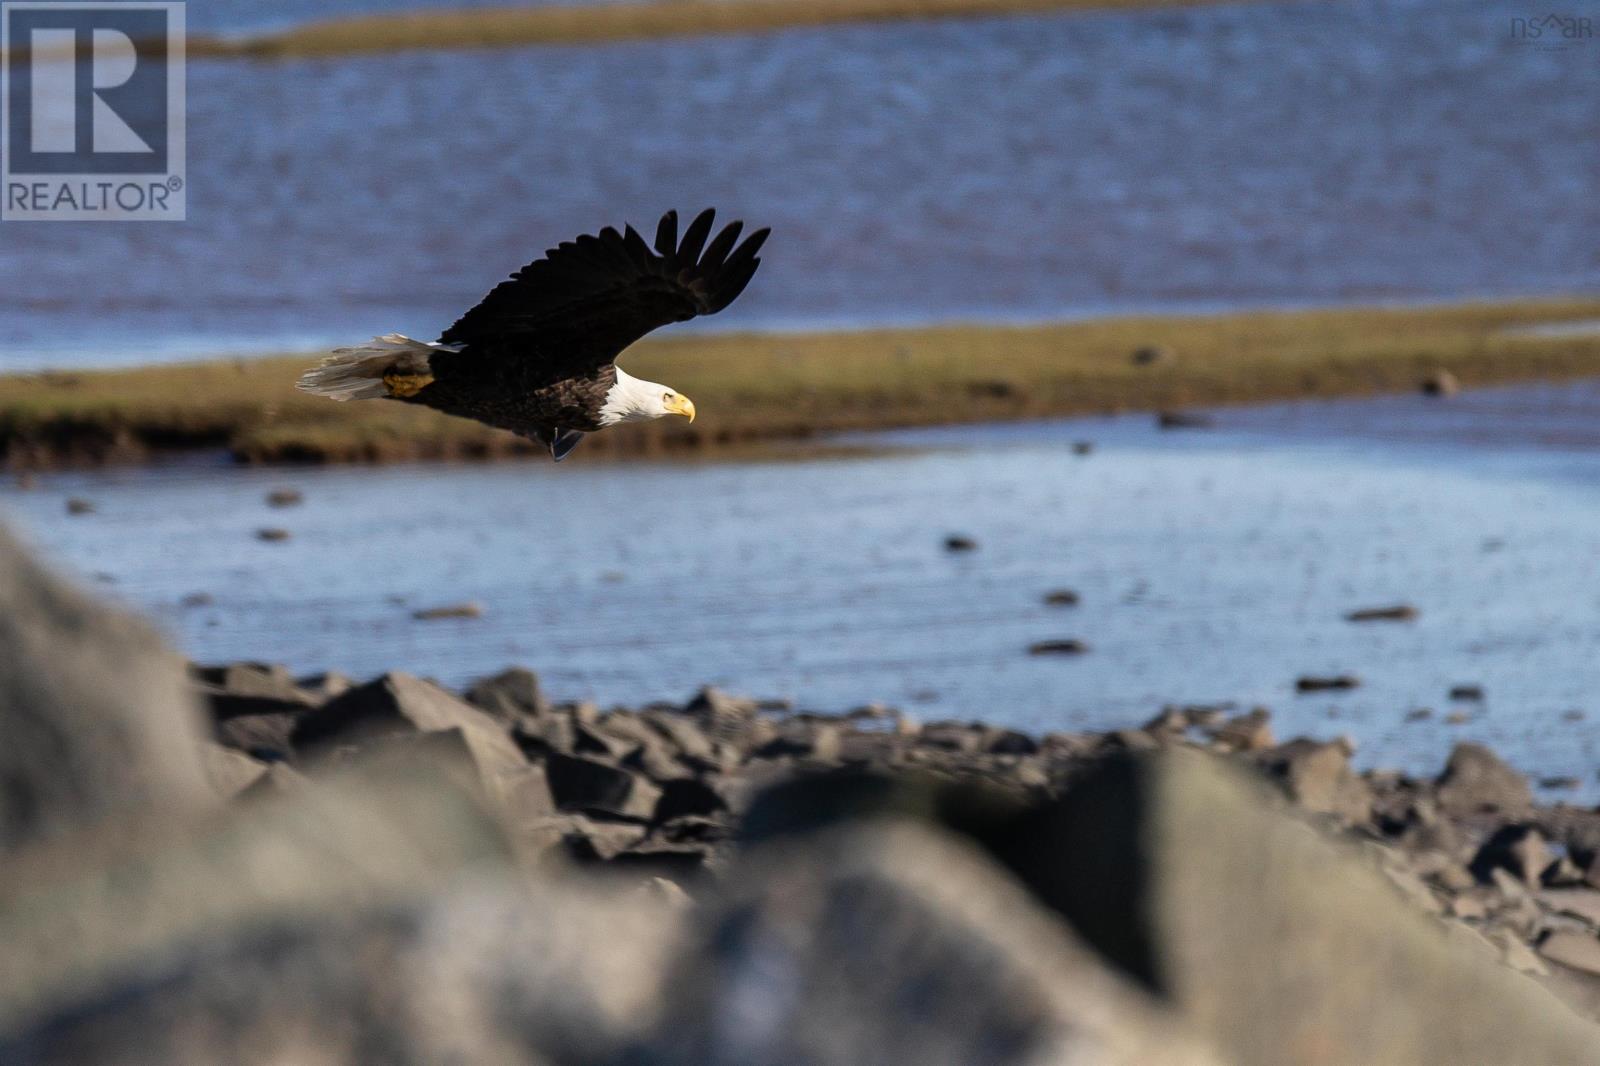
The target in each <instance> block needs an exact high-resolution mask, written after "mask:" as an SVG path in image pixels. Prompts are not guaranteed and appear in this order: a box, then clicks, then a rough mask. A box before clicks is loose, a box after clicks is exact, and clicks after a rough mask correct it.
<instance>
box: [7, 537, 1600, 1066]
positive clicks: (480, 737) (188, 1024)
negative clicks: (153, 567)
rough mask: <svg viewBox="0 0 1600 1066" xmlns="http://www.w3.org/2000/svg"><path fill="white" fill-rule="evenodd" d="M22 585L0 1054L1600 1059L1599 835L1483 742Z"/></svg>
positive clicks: (16, 608)
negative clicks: (636, 700) (837, 693)
mask: <svg viewBox="0 0 1600 1066" xmlns="http://www.w3.org/2000/svg"><path fill="white" fill-rule="evenodd" d="M0 577H4V578H5V579H6V580H5V582H4V583H3V584H0V606H3V607H4V608H6V610H5V612H4V615H3V617H0V696H3V697H4V699H3V702H0V715H3V716H4V723H5V725H6V727H7V733H6V740H7V743H6V744H5V745H0V772H3V773H4V774H5V784H6V788H5V790H4V792H3V793H0V803H3V804H4V806H3V808H0V825H3V826H4V827H5V832H6V837H5V848H6V862H5V863H4V864H3V865H0V944H4V946H5V947H4V950H3V951H0V1062H4V1063H7V1064H12V1063H19V1064H35V1063H37V1064H56V1063H60V1064H66V1063H126V1064H130V1066H132V1064H140V1066H142V1064H155V1063H162V1064H168V1063H180V1064H187V1063H206V1064H211V1063H282V1064H296V1066H298V1064H311V1066H323V1064H328V1066H341V1064H357V1063H384V1064H413V1063H414V1064H418V1066H420V1064H424V1063H441V1062H461V1063H536V1064H551V1066H556V1064H567V1063H570V1064H589V1063H600V1064H617V1066H625V1064H643V1063H665V1064H683V1066H688V1064H691V1063H694V1064H700V1063H711V1064H730V1066H731V1064H741V1066H743V1064H758V1066H759V1064H766V1063H770V1064H773V1066H778V1064H790V1063H806V1064H817V1066H831V1064H837V1066H847V1064H849V1066H854V1064H863V1063H898V1062H916V1063H918V1064H942V1063H950V1064H955V1063H977V1062H982V1063H986V1064H989V1063H994V1064H1024V1063H1026V1064H1035V1063H1057V1062H1071V1063H1090V1064H1094V1063H1108V1064H1109V1063H1115V1064H1123V1063H1126V1064H1144V1063H1160V1064H1174V1066H1183V1064H1191V1063H1193V1064H1212V1063H1216V1064H1221V1063H1240V1064H1245V1066H1254V1064H1261V1066H1266V1064H1274V1066H1276V1064H1282V1063H1311V1064H1346V1063H1348V1064H1351V1066H1354V1064H1363V1066H1364V1064H1369V1063H1377V1062H1385V1063H1387V1062H1396V1063H1398V1062H1405V1063H1422V1064H1432V1063H1438V1064H1440V1066H1444V1064H1446V1063H1449V1064H1452V1066H1453V1064H1457V1063H1476V1062H1482V1063H1554V1064H1562V1063H1580V1062H1594V1061H1600V1029H1597V1027H1596V1026H1594V1025H1593V1024H1592V1023H1591V1022H1590V1021H1588V1020H1587V1019H1585V1018H1582V1017H1580V1015H1579V1014H1578V1013H1576V1012H1575V1011H1574V1010H1573V1009H1572V1007H1570V1006H1569V1005H1568V1004H1567V1003H1563V1002H1562V1001H1560V1000H1559V999H1557V998H1556V996H1555V995H1553V994H1552V991H1551V990H1552V989H1555V990H1558V991H1559V992H1560V993H1561V994H1562V995H1563V996H1566V997H1567V998H1568V999H1569V1000H1570V1001H1571V1002H1572V1003H1576V1004H1578V1005H1579V1007H1580V1008H1581V1009H1583V1010H1586V1011H1588V1012H1590V1013H1593V1012H1594V1011H1595V1009H1596V1008H1597V1005H1600V994H1597V992H1596V989H1597V988H1600V985H1597V984H1596V982H1597V981H1600V976H1597V975H1596V971H1600V961H1597V960H1596V955H1597V952H1596V950H1595V949H1596V947H1597V946H1600V939H1597V935H1596V931H1597V929H1600V891H1596V890H1595V888H1594V887H1591V885H1592V883H1593V882H1594V881H1596V880H1597V879H1600V874H1595V873H1594V871H1595V870H1597V869H1600V823H1597V821H1596V816H1595V815H1594V814H1593V812H1585V811H1577V810H1574V809H1571V808H1549V809H1541V808H1536V807H1534V806H1532V804H1531V802H1524V799H1525V796H1526V792H1525V789H1526V786H1525V784H1523V785H1522V790H1521V791H1519V789H1518V788H1517V785H1518V783H1519V782H1520V780H1521V779H1520V778H1519V777H1518V776H1517V775H1516V774H1515V772H1514V771H1512V770H1510V769H1509V768H1508V767H1505V766H1504V765H1503V764H1500V763H1499V761H1498V760H1497V759H1495V758H1494V757H1493V755H1492V753H1489V752H1487V751H1486V750H1483V749H1473V748H1469V747H1463V749H1461V750H1459V751H1458V752H1457V754H1456V756H1454V757H1453V758H1452V760H1451V764H1450V769H1449V770H1448V771H1447V772H1446V773H1445V774H1444V775H1442V776H1441V778H1440V779H1439V780H1438V781H1430V780H1419V779H1410V778H1405V777H1402V776H1400V775H1395V774H1381V773H1366V774H1357V773H1356V772H1354V771H1353V770H1352V769H1351V767H1350V765H1349V754H1350V752H1349V748H1348V746H1347V745H1345V744H1342V743H1339V742H1332V743H1327V742H1314V741H1306V740H1301V741H1290V742H1288V743H1285V744H1276V743H1275V741H1274V739H1273V737H1272V733H1271V730H1270V728H1269V726H1268V716H1267V714H1266V713H1265V712H1264V711H1261V712H1252V713H1251V714H1248V715H1241V716H1239V717H1237V718H1233V719H1225V718H1224V717H1223V715H1222V714H1221V713H1220V712H1218V711H1217V710H1215V709H1212V708H1188V709H1186V708H1170V709H1168V710H1167V711H1165V712H1163V714H1162V715H1160V716H1159V717H1158V718H1156V719H1155V720H1153V721H1152V722H1151V723H1149V724H1148V725H1147V726H1146V727H1145V728H1143V729H1127V730H1121V731H1118V732H1115V733H1111V734H1105V735H1069V734H1051V735H1047V736H1043V737H1033V736H1029V735H1027V734H1024V733H1020V732H1017V731H1014V730H1008V729H1002V728H998V727H994V726H989V725H985V724H982V723H964V722H932V723H927V724H925V725H924V724H919V723H917V722H915V721H913V720H911V719H909V718H907V717H906V716H904V715H900V714H898V713H897V712H895V711H893V710H891V709H887V708H877V707H874V708H868V709H864V710H863V711H862V712H861V713H858V714H854V715H851V716H845V717H830V716H821V715H812V714H804V713H796V712H793V711H791V710H787V709H784V710H776V709H772V708H768V707H764V706H762V705H758V704H756V703H754V702H753V701H749V700H742V699H738V698H735V697H731V696H728V695H726V694H723V693H719V692H716V691H715V690H706V691H704V692H702V693H700V694H699V695H697V696H695V697H694V698H693V699H692V700H691V701H689V702H688V703H687V704H685V705H682V706H674V705H665V704H664V705H657V706H652V707H647V708H644V709H642V710H639V711H623V710H617V711H611V712H607V713H602V712H601V711H600V710H598V709H597V708H594V707H592V706H589V705H584V704H558V703H553V702H551V701H550V700H548V699H547V698H545V697H544V695H543V694H542V693H541V692H540V690H539V686H538V683H537V679H536V678H535V677H533V675H532V674H530V673H527V672H526V671H508V672H507V673H505V674H502V675H499V676H498V677H496V678H491V679H488V680H486V681H484V682H481V683H479V684H477V685H475V686H473V687H472V688H470V689H469V690H468V692H467V693H466V696H465V698H463V697H460V696H457V695H456V694H454V693H452V692H450V691H447V690H446V689H444V688H441V687H440V686H438V685H436V684H433V683H432V682H427V681H423V680H420V679H417V678H414V677H411V676H409V675H406V674H402V673H394V674H388V675H385V676H383V677H380V678H378V679H376V680H373V681H371V682H368V683H366V684H364V685H350V684H349V683H348V682H347V681H345V680H344V679H342V678H338V677H336V676H334V675H324V676H321V677H318V678H307V679H300V680H297V679H295V678H293V677H292V676H290V675H289V674H288V672H287V671H285V670H282V669H281V668H277V667H272V666H267V665H262V664H248V663H246V664H235V665H232V666H225V667H212V668H201V667H196V668H193V669H192V670H191V671H190V674H189V677H188V679H186V678H185V675H184V672H183V670H182V668H181V666H180V665H179V664H177V663H176V662H175V661H174V660H173V659H172V657H171V656H170V655H169V654H168V653H167V652H165V651H164V650H163V649H161V648H160V647H159V645H158V644H157V642H156V641H155V640H154V638H152V637H151V636H150V634H149V632H148V631H147V630H146V629H145V628H144V627H143V626H141V625H139V624H137V623H134V622H130V621H128V620H126V619H123V618H121V617H120V616H117V615H115V614H111V613H108V612H105V611H103V610H101V609H100V608H98V607H96V606H94V605H93V604H91V603H89V602H87V601H85V600H84V599H82V598H81V597H80V596H79V595H78V594H77V593H75V592H73V591H71V590H68V589H64V588H62V587H61V586H60V585H59V584H58V583H57V582H55V581H54V580H53V579H51V578H49V577H47V576H45V575H43V574H41V573H39V572H38V571H37V570H36V569H35V568H34V567H33V566H32V565H31V564H29V563H28V562H27V561H26V560H25V559H23V558H22V557H21V555H20V553H19V552H18V551H17V549H16V547H15V545H13V544H12V543H11V542H9V541H0ZM197 700H198V701H199V702H200V703H202V704H203V706H204V707H205V708H206V710H207V712H208V717H209V719H210V721H209V725H210V729H211V735H210V738H209V739H207V738H204V737H202V736H201V734H200V731H199V730H198V729H197V728H196V721H195V716H194V708H195V705H196V702H197Z"/></svg>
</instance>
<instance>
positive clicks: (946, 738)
mask: <svg viewBox="0 0 1600 1066" xmlns="http://www.w3.org/2000/svg"><path fill="white" fill-rule="evenodd" d="M987 741H988V732H987V730H985V729H984V728H983V727H982V726H973V725H971V724H969V723H967V722H929V723H928V724H927V725H925V726H923V727H922V729H921V730H920V731H919V732H918V734H917V743H918V744H919V745H921V746H922V747H928V748H939V749H941V750H944V751H957V752H962V753H965V754H969V755H970V754H973V753H975V752H978V751H980V750H982V749H983V747H984V745H985V744H986V742H987Z"/></svg>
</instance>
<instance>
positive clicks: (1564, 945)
mask: <svg viewBox="0 0 1600 1066" xmlns="http://www.w3.org/2000/svg"><path fill="white" fill-rule="evenodd" d="M1539 954H1540V955H1543V956H1544V957H1545V958H1547V959H1549V960H1550V961H1551V962H1554V963H1559V964H1560V965H1562V966H1565V967H1567V968H1569V969H1573V970H1579V971H1582V972H1583V973H1587V974H1593V975H1595V976H1597V977H1600V940H1597V939H1596V938H1595V936H1594V934H1593V933H1580V932H1577V931H1576V930H1572V929H1554V930H1551V931H1550V932H1549V933H1547V934H1545V936H1544V937H1543V938H1542V939H1540V941H1539Z"/></svg>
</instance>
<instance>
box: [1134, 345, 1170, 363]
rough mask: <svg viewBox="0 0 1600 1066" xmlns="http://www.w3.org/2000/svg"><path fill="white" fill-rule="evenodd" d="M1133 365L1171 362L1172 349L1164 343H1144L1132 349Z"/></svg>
mask: <svg viewBox="0 0 1600 1066" xmlns="http://www.w3.org/2000/svg"><path fill="white" fill-rule="evenodd" d="M1130 359H1131V360H1132V362H1133V365H1134V366H1156V365H1158V364H1164V363H1170V362H1172V349H1171V348H1168V347H1167V346H1166V345H1164V344H1146V345H1143V346H1141V347H1138V348H1135V349H1134V350H1133V355H1132V356H1130Z"/></svg>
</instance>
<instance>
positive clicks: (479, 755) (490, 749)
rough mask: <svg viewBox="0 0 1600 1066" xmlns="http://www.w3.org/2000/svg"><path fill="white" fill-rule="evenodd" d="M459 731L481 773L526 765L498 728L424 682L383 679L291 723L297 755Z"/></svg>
mask: <svg viewBox="0 0 1600 1066" xmlns="http://www.w3.org/2000/svg"><path fill="white" fill-rule="evenodd" d="M452 729H459V730H461V733H462V739H463V741H464V742H465V743H466V745H467V747H468V748H469V750H470V751H471V753H472V757H473V759H474V760H475V761H476V762H477V763H478V765H479V766H480V768H481V769H482V771H483V773H484V774H485V775H487V776H493V775H495V774H500V773H518V772H520V771H521V770H523V769H525V767H526V765H527V762H526V760H525V759H524V758H523V755H522V752H521V751H520V750H519V749H518V747H517V745H516V744H515V743H513V742H512V740H511V738H510V737H509V736H507V735H506V733H505V730H503V729H502V728H501V727H500V725H499V724H498V723H497V722H495V720H494V719H493V718H490V717H489V716H488V715H487V714H485V713H484V712H483V711H480V710H479V709H478V708H476V707H474V706H472V705H471V704H469V703H467V702H466V701H464V700H462V699H460V698H458V697H456V696H455V695H453V694H451V693H449V692H446V691H445V690H444V689H442V688H440V687H439V686H437V685H435V684H433V683H432V682H429V681H422V680H420V679H418V678H415V677H412V676H411V675H410V674H402V673H390V674H385V675H383V676H382V677H380V678H378V679H377V680H375V681H369V682H368V683H367V684H365V685H361V686H358V687H356V688H353V689H351V690H350V691H349V692H346V693H345V694H344V695H342V696H336V697H334V698H333V699H331V700H329V701H328V702H327V703H325V704H323V705H322V706H321V707H317V708H314V709H310V710H307V711H306V712H304V713H303V714H301V715H300V716H299V717H298V719H297V720H296V721H295V727H294V733H293V736H292V738H291V739H292V740H293V742H294V745H295V748H296V749H297V750H299V751H305V752H310V753H313V754H316V753H327V752H329V751H331V750H332V749H334V748H338V747H354V748H359V747H361V746H362V745H364V744H368V743H371V742H372V741H374V740H378V739H382V738H385V737H395V736H409V735H411V734H415V733H432V732H443V731H447V730H452Z"/></svg>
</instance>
